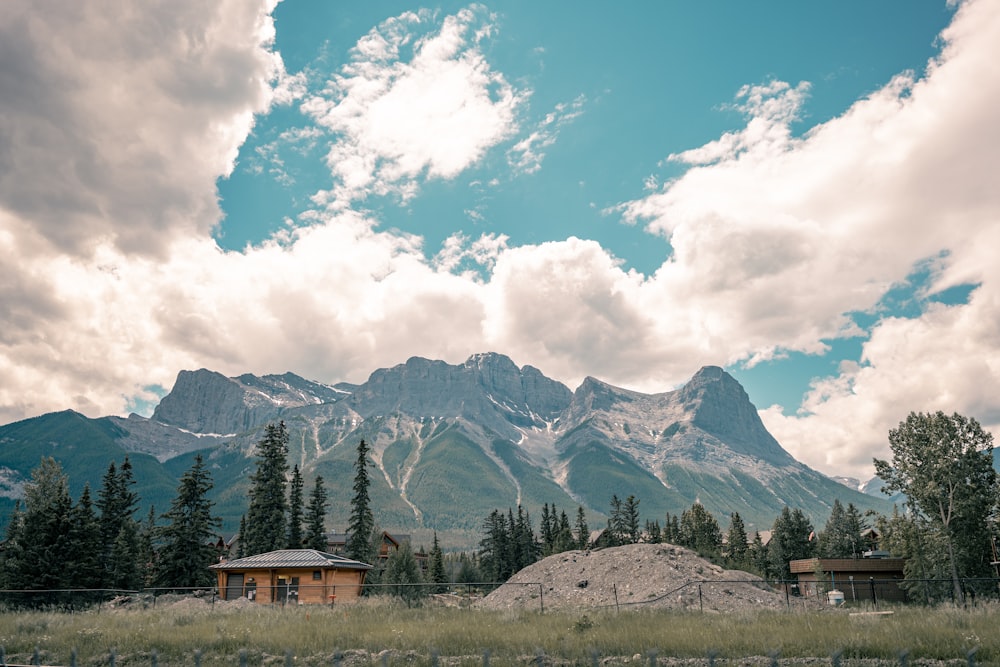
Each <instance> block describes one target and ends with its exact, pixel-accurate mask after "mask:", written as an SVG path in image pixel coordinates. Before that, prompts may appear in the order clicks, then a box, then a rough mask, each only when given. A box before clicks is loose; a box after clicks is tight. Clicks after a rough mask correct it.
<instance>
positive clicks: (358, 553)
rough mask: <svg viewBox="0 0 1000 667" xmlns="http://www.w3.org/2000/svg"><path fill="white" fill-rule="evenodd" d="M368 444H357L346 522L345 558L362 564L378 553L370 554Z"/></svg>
mask: <svg viewBox="0 0 1000 667" xmlns="http://www.w3.org/2000/svg"><path fill="white" fill-rule="evenodd" d="M369 451H370V449H369V447H368V444H367V443H366V442H365V441H364V440H363V439H362V440H361V442H359V443H358V450H357V458H356V459H355V461H354V487H353V489H354V497H353V498H351V516H350V518H349V519H348V522H347V532H348V536H347V544H346V545H344V550H345V551H346V552H347V557H348V558H352V559H354V560H358V561H361V562H363V563H365V562H370V561H372V560H374V557H375V555H376V554H377V553H378V552H377V551H376V552H374V553H373V552H372V534H373V533H374V531H375V516H374V514H373V513H372V508H371V498H370V497H369V495H368V487H369V486H370V484H371V480H370V479H369V477H368V452H369Z"/></svg>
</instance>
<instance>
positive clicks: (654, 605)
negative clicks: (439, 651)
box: [478, 544, 786, 612]
mask: <svg viewBox="0 0 1000 667" xmlns="http://www.w3.org/2000/svg"><path fill="white" fill-rule="evenodd" d="M539 584H541V586H539ZM540 598H541V599H540ZM478 604H479V606H480V607H482V608H485V609H522V608H523V609H530V608H539V607H541V606H542V605H544V608H545V609H583V608H596V607H615V606H618V607H620V608H622V609H628V608H633V609H692V610H699V609H700V610H704V611H717V612H732V611H749V610H757V609H784V608H785V607H786V602H785V594H784V592H783V591H781V590H779V589H774V588H771V587H770V586H768V585H767V584H766V583H764V581H763V580H762V579H761V578H760V577H757V576H756V575H752V574H749V573H747V572H742V571H739V570H726V569H723V568H721V567H719V566H718V565H713V564H712V563H710V562H709V561H707V560H705V559H704V558H701V557H700V556H698V555H697V554H696V553H694V552H693V551H691V550H689V549H685V548H683V547H678V546H675V545H672V544H630V545H626V546H622V547H612V548H608V549H601V550H598V551H566V552H563V553H560V554H555V555H554V556H549V557H548V558H544V559H542V560H540V561H538V562H537V563H535V564H533V565H529V566H528V567H526V568H524V569H523V570H521V571H520V572H518V573H517V574H515V575H514V576H513V577H511V579H510V580H509V581H508V582H507V583H506V584H504V585H503V586H501V587H500V588H498V589H497V590H495V591H494V592H492V593H490V594H489V595H488V596H486V597H485V598H483V599H482V600H481V601H480V602H479V603H478Z"/></svg>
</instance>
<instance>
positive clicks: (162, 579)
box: [157, 454, 222, 587]
mask: <svg viewBox="0 0 1000 667" xmlns="http://www.w3.org/2000/svg"><path fill="white" fill-rule="evenodd" d="M212 486H213V483H212V475H211V473H210V472H209V471H208V469H207V468H206V467H205V463H204V461H203V460H202V457H201V454H198V455H197V456H195V459H194V465H193V466H192V467H191V468H190V469H189V470H188V471H187V472H185V473H184V474H183V475H182V476H181V479H180V484H179V485H178V487H177V496H176V497H175V498H174V500H173V502H172V503H171V504H170V510H169V511H167V513H166V514H164V515H163V519H165V520H166V522H167V524H166V525H165V526H163V528H162V529H161V530H160V537H161V538H162V541H163V545H162V547H161V548H160V562H159V567H158V571H157V583H158V584H159V585H160V586H183V587H187V586H210V585H212V582H213V581H214V576H213V575H212V572H211V570H209V569H208V566H209V565H211V564H212V563H213V562H214V561H215V559H216V558H217V557H218V553H217V552H216V549H215V545H214V544H213V543H212V542H213V541H212V537H213V535H214V532H213V529H214V528H217V527H218V526H219V525H221V523H222V522H221V521H220V520H219V519H218V518H217V517H215V516H213V515H212V505H213V503H212V502H211V501H210V500H209V499H208V492H209V491H210V490H211V489H212Z"/></svg>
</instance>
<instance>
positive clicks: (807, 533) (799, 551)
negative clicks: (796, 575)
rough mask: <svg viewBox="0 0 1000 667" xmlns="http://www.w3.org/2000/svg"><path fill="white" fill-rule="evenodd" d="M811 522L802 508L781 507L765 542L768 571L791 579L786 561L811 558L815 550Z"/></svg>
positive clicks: (782, 577)
mask: <svg viewBox="0 0 1000 667" xmlns="http://www.w3.org/2000/svg"><path fill="white" fill-rule="evenodd" d="M813 537H814V532H813V526H812V523H810V521H809V519H808V518H807V517H806V515H805V514H803V513H802V510H800V509H798V508H795V509H794V510H792V509H789V508H788V507H787V506H786V507H784V508H782V510H781V514H780V515H779V516H778V518H777V519H775V520H774V526H773V527H772V529H771V540H770V541H769V542H768V543H767V554H768V571H769V572H770V573H771V574H772V575H773V576H775V577H777V578H779V579H783V580H788V579H791V577H792V574H791V570H789V567H788V562H789V561H792V560H801V559H803V558H812V556H813V553H814V551H815V542H814V541H813Z"/></svg>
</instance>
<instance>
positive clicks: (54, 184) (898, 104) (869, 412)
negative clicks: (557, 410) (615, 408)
mask: <svg viewBox="0 0 1000 667" xmlns="http://www.w3.org/2000/svg"><path fill="white" fill-rule="evenodd" d="M270 9H271V7H270V6H269V4H268V3H262V4H260V5H257V6H250V5H249V4H248V3H243V2H240V3H233V5H232V6H226V5H220V6H219V8H218V9H216V8H215V7H213V11H210V12H208V13H207V14H206V13H205V8H204V7H203V6H201V5H198V6H197V7H195V6H194V5H190V6H188V5H184V4H183V3H181V4H180V5H177V4H176V3H174V4H172V5H171V7H170V9H169V11H168V10H163V11H156V10H155V8H153V9H150V8H149V7H148V6H146V5H133V4H124V3H123V4H122V5H121V6H120V7H119V6H117V5H114V3H112V2H110V0H109V2H108V3H105V5H104V6H102V7H101V8H96V7H95V6H91V5H88V6H87V7H86V8H84V7H82V6H81V7H77V6H76V5H74V6H73V8H72V9H71V10H66V9H65V8H64V7H63V5H59V6H58V7H56V6H55V5H51V6H50V5H46V4H45V3H27V2H15V3H14V4H13V5H12V6H11V7H7V8H5V12H4V13H3V14H2V15H0V61H2V62H3V63H4V66H3V69H2V74H0V142H3V149H2V150H0V252H2V253H3V256H4V257H5V260H4V262H3V263H0V319H2V321H3V322H4V326H3V327H2V328H0V377H2V378H4V382H3V383H0V420H2V421H9V420H11V419H16V418H20V417H24V416H30V415H35V414H40V413H42V412H45V411H49V410H59V409H65V408H75V409H78V410H81V411H83V412H85V413H87V414H90V415H95V416H96V415H100V414H109V413H117V412H120V411H122V410H123V409H124V408H125V406H127V405H129V404H130V402H131V401H132V400H133V399H134V397H136V396H147V397H148V389H147V387H148V386H150V385H157V384H158V385H161V386H165V387H169V386H170V385H171V383H172V381H173V378H174V376H175V375H176V373H177V371H178V370H180V369H190V368H199V367H208V368H212V369H214V370H218V371H220V372H223V373H227V374H238V373H243V372H254V373H268V372H284V371H286V370H291V371H293V372H298V373H300V374H303V375H306V376H308V377H311V378H314V379H318V380H325V381H337V380H349V381H363V380H364V379H365V377H366V374H367V373H368V372H370V371H371V370H373V369H374V368H377V367H379V366H385V365H391V364H395V363H399V362H400V361H401V360H403V359H405V358H407V357H408V356H411V355H423V356H428V357H434V358H441V359H445V360H448V361H451V362H458V361H461V360H463V359H464V358H466V357H467V356H468V355H469V354H471V353H474V352H481V351H483V350H496V351H500V352H504V353H506V354H509V355H511V356H512V357H513V358H514V359H515V361H517V362H518V363H520V364H532V365H534V366H536V367H538V368H540V369H542V370H543V371H544V372H546V373H547V374H549V375H551V376H553V377H556V378H558V379H560V380H563V381H564V382H566V383H567V384H569V385H570V386H575V385H576V383H578V382H579V381H580V380H581V379H582V378H583V377H584V376H586V375H595V376H598V377H601V378H602V379H605V380H607V381H610V382H614V383H616V384H621V385H625V386H629V387H633V388H636V389H644V390H648V391H662V390H664V389H667V388H669V387H670V386H673V385H676V384H677V383H680V382H682V381H684V380H686V379H687V378H689V377H690V376H691V374H692V373H693V372H694V371H695V370H697V369H696V368H695V367H694V366H696V365H701V364H708V363H716V364H732V363H738V362H744V363H746V362H749V363H753V362H756V361H760V360H764V359H768V358H771V357H774V356H776V355H780V354H782V353H784V352H786V351H788V350H799V351H804V352H809V353H822V352H823V351H824V350H825V349H826V345H827V343H826V342H825V341H829V340H830V339H832V338H835V337H838V336H854V335H858V333H859V325H858V324H857V323H856V322H855V318H854V317H852V314H853V313H858V312H862V311H863V312H866V313H869V314H870V317H871V318H873V319H875V324H874V325H872V326H871V327H870V328H869V329H868V330H867V331H866V332H864V333H865V335H867V336H868V338H867V339H866V341H865V345H864V353H863V356H862V358H860V359H858V360H857V361H856V362H854V363H848V364H845V365H844V366H843V368H842V369H841V372H840V373H839V374H838V375H837V376H835V377H831V378H822V379H818V380H817V381H816V382H815V385H814V387H813V391H812V392H811V393H810V395H809V396H808V397H807V400H806V401H805V403H804V404H803V406H802V411H801V412H800V413H798V414H793V415H791V416H787V415H785V414H783V413H782V412H781V411H780V410H765V411H764V412H763V416H764V418H765V421H766V423H767V425H768V427H769V428H770V429H771V430H772V432H774V434H775V435H776V436H777V437H778V439H779V441H781V442H782V444H784V445H785V446H786V447H787V448H788V449H789V450H790V451H791V452H792V453H793V454H794V455H795V456H797V457H799V458H800V459H801V460H804V461H805V462H806V463H809V464H811V465H814V466H815V467H817V468H819V469H821V470H824V471H827V472H850V473H854V474H857V475H859V476H861V475H864V473H865V472H866V471H868V470H870V465H869V463H868V462H869V460H870V457H871V456H872V455H878V456H885V454H886V451H885V433H886V431H887V430H888V428H890V427H892V426H894V425H895V424H896V423H898V421H899V420H901V419H902V418H904V417H905V413H907V412H909V411H910V410H931V409H944V410H959V411H962V412H967V413H969V414H971V415H973V416H976V417H978V418H980V419H981V420H983V421H984V423H986V424H987V425H992V426H994V427H995V426H996V425H997V424H1000V401H998V400H997V399H996V398H995V397H996V396H998V395H1000V392H998V391H997V389H998V388H1000V387H998V386H997V385H998V384H1000V381H998V378H1000V330H998V327H1000V325H998V323H1000V293H998V285H1000V275H998V269H997V267H996V262H995V257H994V255H995V252H994V249H995V248H997V247H1000V237H998V236H997V234H998V232H997V231H996V230H997V229H998V226H997V224H996V221H997V218H998V215H1000V192H998V190H997V188H996V187H995V184H994V180H995V174H997V173H1000V169H998V167H1000V164H998V160H1000V153H998V152H997V151H996V147H997V146H1000V125H998V124H997V123H996V122H995V118H994V117H995V110H996V109H997V108H1000V80H997V78H996V77H991V76H989V73H990V72H992V71H993V69H994V67H995V65H994V59H995V46H994V45H995V44H997V43H1000V12H998V11H996V9H995V5H994V4H993V3H991V2H989V1H982V0H980V1H969V2H966V3H964V4H962V5H961V6H960V7H959V9H958V11H957V13H956V16H955V19H954V21H953V23H952V25H951V26H950V27H949V28H948V30H947V31H946V32H945V33H944V35H943V36H942V44H943V48H942V52H941V54H940V56H939V57H938V58H937V59H936V60H935V61H934V62H933V63H931V64H930V66H929V68H928V70H927V72H924V73H920V74H905V73H904V74H901V75H900V76H899V77H897V78H895V79H894V80H892V81H890V82H888V83H887V84H886V86H884V87H883V88H882V89H880V90H877V91H875V92H873V93H872V94H871V95H870V96H869V97H867V98H866V99H863V100H860V101H858V102H857V103H856V104H854V105H853V106H851V108H849V109H848V110H846V111H845V113H843V114H842V115H841V116H840V117H837V118H835V119H833V120H831V121H828V122H826V123H824V124H822V125H819V126H816V127H814V128H812V129H811V130H809V131H808V132H806V133H805V134H804V135H802V136H794V135H793V133H792V132H791V130H790V123H791V122H792V121H793V120H794V119H795V118H796V117H797V116H798V114H799V112H800V110H801V109H802V105H803V104H808V101H807V99H806V96H807V92H808V85H807V84H796V85H791V84H786V83H782V82H779V81H771V82H768V83H764V84H761V85H749V86H748V87H746V88H744V89H743V90H742V91H737V99H736V102H735V105H736V106H737V107H738V108H739V109H740V110H741V111H742V112H743V113H744V114H745V115H746V118H747V123H746V128H745V129H744V130H740V131H737V132H732V133H729V134H727V135H724V136H722V137H720V138H719V139H718V140H716V141H713V142H709V143H708V144H706V145H705V146H702V147H692V148H691V149H690V150H688V151H683V152H680V153H676V154H674V155H672V156H671V158H672V159H673V160H675V161H676V162H680V163H683V164H686V165H688V166H689V169H688V170H687V171H686V172H685V173H684V174H683V175H681V176H680V177H678V178H676V179H674V180H672V181H670V182H667V183H666V184H665V185H659V183H660V181H659V179H655V178H653V179H648V180H647V181H646V183H647V186H648V187H650V188H652V190H650V191H647V192H645V193H644V194H645V196H644V197H643V198H642V199H637V200H635V201H632V202H627V203H626V204H624V205H623V206H622V208H621V210H622V211H623V214H624V216H625V217H626V218H627V219H629V220H632V221H635V222H639V223H642V224H644V225H645V227H646V229H647V230H648V231H649V232H650V233H653V234H662V235H665V236H668V237H669V238H670V242H671V246H672V248H673V250H674V252H673V255H672V256H671V257H670V258H669V259H668V260H667V261H666V262H665V263H664V264H663V266H662V267H660V269H659V270H658V271H657V272H655V273H654V274H653V275H649V276H646V275H642V274H639V273H636V272H634V271H627V270H625V269H624V268H623V266H622V263H621V262H619V261H618V260H617V259H616V258H615V257H614V256H613V255H612V254H611V253H609V252H608V251H607V250H606V249H604V248H602V247H601V246H600V245H599V244H598V243H597V242H595V241H590V240H585V239H577V238H570V239H567V240H565V241H560V242H553V243H545V244H539V245H534V246H521V247H512V246H511V245H510V244H509V240H508V239H507V238H506V237H503V236H502V235H486V236H482V237H480V238H478V239H470V238H465V237H464V236H461V235H459V234H456V235H455V236H453V237H452V238H451V239H449V240H448V241H447V242H446V243H445V246H444V248H443V249H442V250H441V252H439V253H438V254H437V255H435V256H434V257H433V258H431V259H428V258H427V255H426V249H425V248H424V247H423V239H421V238H420V237H418V236H412V235H406V234H402V233H398V232H389V231H378V229H379V228H378V224H377V223H378V221H377V220H375V219H373V218H371V217H370V216H369V215H368V214H365V213H360V212H356V211H353V210H350V207H349V206H348V204H350V203H351V202H354V203H357V202H359V201H361V200H363V199H364V197H365V196H369V195H371V194H373V193H374V194H380V193H381V194H395V195H397V196H398V197H400V198H402V199H406V198H407V197H412V196H414V195H415V193H417V192H418V191H419V187H420V186H421V184H422V183H423V182H424V181H425V180H426V179H431V178H440V179H451V178H454V177H455V176H456V175H457V174H459V173H461V172H462V171H463V170H465V169H467V168H469V167H470V166H471V165H473V164H476V163H477V161H479V160H481V158H482V156H483V155H484V153H485V152H486V151H488V150H489V149H491V148H493V147H496V146H498V145H500V144H501V143H502V142H503V141H506V140H510V138H511V137H512V136H514V135H513V133H514V132H515V129H516V127H517V121H516V115H517V114H516V111H517V109H518V107H519V105H521V104H522V103H523V102H524V99H525V96H526V95H527V92H525V91H520V90H517V89H515V88H514V86H512V85H511V84H510V83H509V82H508V81H507V80H506V78H505V77H504V75H503V74H502V73H500V72H497V71H495V70H494V69H493V68H492V67H491V66H490V64H489V63H488V62H487V61H486V59H485V57H484V56H483V53H482V50H481V49H480V45H481V44H482V43H483V40H485V39H487V38H488V37H489V34H490V32H491V30H492V24H493V20H492V17H491V16H490V15H489V14H488V13H487V12H486V11H485V10H484V9H482V8H480V7H473V8H471V9H469V10H467V11H463V12H461V13H459V14H457V15H455V16H452V17H445V19H443V20H442V21H436V19H433V17H431V16H430V15H429V14H427V13H423V12H416V13H411V14H405V15H402V16H400V17H396V18H395V19H391V20H389V21H387V22H385V23H383V24H382V25H380V26H379V27H377V28H376V29H374V30H372V31H371V32H370V33H369V34H368V35H366V37H365V38H364V39H362V40H361V41H360V42H358V44H357V46H356V47H355V49H354V51H353V52H352V55H351V61H350V63H348V64H347V65H345V66H344V67H343V68H342V69H341V70H340V71H339V72H338V73H336V75H335V76H334V77H333V78H332V79H331V81H330V82H329V85H328V86H327V87H326V89H325V90H324V91H323V93H322V94H314V95H311V96H310V95H309V93H307V92H305V91H304V90H303V89H302V88H301V87H300V85H299V83H300V82H299V79H296V78H294V77H287V76H285V75H283V74H282V73H281V64H280V59H279V58H278V56H277V55H276V54H275V53H273V51H272V48H271V24H270V18H269V17H268V11H269V10H270ZM57 10H58V11H57ZM108 16H114V17H115V23H114V25H112V22H111V20H110V19H107V18H106V17H108ZM123 26H124V27H126V28H127V29H122V27H123ZM50 47H51V50H50ZM295 99H302V100H303V105H304V108H305V109H306V110H307V111H309V113H311V114H313V118H315V120H316V122H317V123H318V125H319V127H320V128H321V129H322V130H323V131H324V132H325V133H326V136H327V138H328V139H329V140H330V142H331V143H330V148H329V149H328V153H327V166H328V167H329V168H330V171H331V174H332V177H333V186H332V188H331V190H330V191H329V192H327V193H324V194H321V195H320V197H318V198H317V199H318V200H319V201H320V203H322V204H325V205H327V206H326V207H321V210H317V211H315V212H313V213H312V216H311V218H310V222H311V223H312V224H311V225H310V226H308V227H303V228H298V229H286V230H283V232H282V233H281V234H279V235H276V236H275V238H273V239H271V240H270V241H268V242H266V243H262V244H260V245H258V246H255V247H249V248H247V249H245V250H244V251H242V252H227V251H222V250H220V249H219V248H218V246H217V245H216V244H215V243H214V242H213V241H212V239H211V236H210V231H211V227H212V225H213V224H215V223H216V222H217V220H218V215H219V212H218V207H217V204H216V201H215V189H214V186H215V181H216V179H217V178H218V177H219V176H222V175H225V174H227V173H228V172H229V171H230V169H231V168H232V161H233V159H234V156H235V155H236V150H237V148H238V146H239V145H240V143H241V142H242V141H243V140H244V139H245V137H246V136H247V133H248V132H249V131H250V128H251V125H252V115H253V113H255V112H259V111H261V110H263V109H266V108H267V107H268V105H270V104H272V103H276V102H290V101H294V100H295ZM404 108H405V109H406V110H407V112H408V113H407V114H402V110H403V109H404ZM577 111H578V109H576V108H575V107H573V106H568V107H566V108H564V109H558V110H557V111H556V112H555V113H556V115H554V116H551V120H550V122H548V123H543V124H542V125H541V126H538V127H536V128H535V131H534V133H531V132H529V134H528V137H527V138H526V139H525V141H526V142H527V143H523V145H522V144H518V145H521V150H520V155H521V156H522V158H523V161H522V162H518V161H517V160H514V161H513V162H512V164H513V165H515V166H516V165H517V164H522V165H523V167H524V170H526V171H530V168H531V167H532V165H535V164H537V163H538V160H540V159H541V157H542V156H543V154H544V150H545V148H546V147H547V146H548V145H550V144H549V143H547V142H548V141H549V138H550V137H552V136H554V132H555V131H556V130H557V129H558V127H559V126H560V123H562V122H565V121H567V120H569V119H571V118H572V115H573V114H574V113H576V112H577ZM442 127H447V130H448V131H447V132H439V131H440V130H441V128H442ZM550 132H551V133H550ZM438 135H441V136H444V137H446V138H447V140H446V141H442V140H439V139H440V136H438ZM431 137H433V139H434V140H431ZM532 137H534V138H532ZM322 140H323V137H321V136H318V135H316V134H315V133H311V134H308V135H306V134H302V135H297V139H296V141H297V142H299V143H300V144H301V145H302V146H303V147H306V146H313V145H315V144H314V142H322ZM304 150H305V148H304ZM513 155H514V153H510V154H509V155H508V156H509V157H510V156H513ZM262 159H264V160H268V159H270V158H269V157H268V156H267V155H264V156H262ZM5 160H6V161H5ZM15 164H16V165H17V169H15V168H14V165H15ZM642 189H643V183H636V191H637V192H641V191H642ZM928 258H932V259H933V260H934V262H933V264H932V265H931V278H930V284H929V287H928V288H927V290H926V293H924V294H922V295H921V297H922V298H924V299H925V300H929V299H931V297H933V295H934V294H936V293H938V292H940V291H941V290H943V289H946V288H948V287H951V286H955V285H968V284H972V285H977V287H976V288H975V289H974V290H973V291H972V293H971V296H970V298H969V300H968V303H965V304H959V305H945V304H931V303H930V302H929V301H926V303H925V306H926V307H925V308H924V312H922V313H921V314H920V315H919V316H917V317H913V318H910V319H901V318H889V317H882V319H878V318H879V317H881V315H880V312H879V308H880V303H881V301H882V299H883V297H884V295H885V294H886V292H887V290H889V289H890V288H891V287H892V286H894V285H898V284H900V283H901V282H903V281H905V280H906V278H907V276H908V275H910V274H911V273H912V272H913V270H914V267H917V266H924V264H923V263H924V262H926V261H927V260H928Z"/></svg>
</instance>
